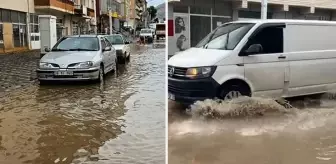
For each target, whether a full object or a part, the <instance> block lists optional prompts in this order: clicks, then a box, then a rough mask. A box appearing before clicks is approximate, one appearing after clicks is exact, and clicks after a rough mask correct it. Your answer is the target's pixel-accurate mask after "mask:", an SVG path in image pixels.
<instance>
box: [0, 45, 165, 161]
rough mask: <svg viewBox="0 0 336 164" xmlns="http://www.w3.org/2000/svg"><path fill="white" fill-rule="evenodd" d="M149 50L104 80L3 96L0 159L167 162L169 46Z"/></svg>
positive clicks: (52, 86)
mask: <svg viewBox="0 0 336 164" xmlns="http://www.w3.org/2000/svg"><path fill="white" fill-rule="evenodd" d="M142 51H144V52H143V53H137V54H132V57H131V62H130V63H128V64H127V65H121V66H120V68H119V70H118V73H117V76H115V75H113V74H111V75H109V76H108V77H106V81H105V83H104V84H103V85H99V84H93V83H86V84H85V83H83V84H82V83H73V84H71V83H67V84H60V85H48V86H41V87H39V86H38V85H34V86H31V87H29V88H27V89H25V90H21V91H18V92H14V93H12V94H10V95H9V97H7V98H3V99H1V100H0V103H1V105H0V134H1V137H0V141H1V146H0V163H1V164H3V163H5V164H7V163H11V164H12V163H15V164H16V163H34V164H39V163H43V164H44V163H71V162H74V163H81V162H84V161H86V162H85V163H89V162H90V161H95V162H94V163H120V162H121V161H126V163H163V162H164V155H162V154H164V125H165V123H164V119H165V117H164V116H165V113H164V102H165V99H164V93H165V92H164V68H165V67H164V60H165V59H164V50H163V49H158V50H152V49H148V50H145V49H144V50H142ZM122 163H124V162H122Z"/></svg>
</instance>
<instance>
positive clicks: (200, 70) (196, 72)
mask: <svg viewBox="0 0 336 164" xmlns="http://www.w3.org/2000/svg"><path fill="white" fill-rule="evenodd" d="M215 70H216V67H215V66H212V67H197V68H188V70H187V72H186V76H187V77H189V78H191V79H196V78H206V77H210V76H212V74H213V73H214V72H215Z"/></svg>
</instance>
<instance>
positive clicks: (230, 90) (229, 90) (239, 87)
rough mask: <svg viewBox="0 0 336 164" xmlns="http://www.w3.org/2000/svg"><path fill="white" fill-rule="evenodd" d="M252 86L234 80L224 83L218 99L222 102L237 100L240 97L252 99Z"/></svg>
mask: <svg viewBox="0 0 336 164" xmlns="http://www.w3.org/2000/svg"><path fill="white" fill-rule="evenodd" d="M251 95H252V92H251V89H250V86H249V85H248V84H247V83H246V82H245V81H243V80H240V79H232V80H228V81H226V82H225V83H223V84H222V85H221V87H220V89H219V91H218V93H217V97H218V98H220V99H222V100H229V99H232V98H237V97H238V96H249V97H251Z"/></svg>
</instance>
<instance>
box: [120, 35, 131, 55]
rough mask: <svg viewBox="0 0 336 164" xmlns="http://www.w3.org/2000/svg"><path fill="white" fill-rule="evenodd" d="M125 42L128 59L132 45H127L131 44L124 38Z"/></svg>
mask: <svg viewBox="0 0 336 164" xmlns="http://www.w3.org/2000/svg"><path fill="white" fill-rule="evenodd" d="M122 38H123V42H124V49H125V50H124V51H125V52H126V57H127V56H128V55H129V54H130V49H131V48H130V45H129V44H126V43H129V41H128V40H127V39H126V38H125V37H124V36H123V37H122Z"/></svg>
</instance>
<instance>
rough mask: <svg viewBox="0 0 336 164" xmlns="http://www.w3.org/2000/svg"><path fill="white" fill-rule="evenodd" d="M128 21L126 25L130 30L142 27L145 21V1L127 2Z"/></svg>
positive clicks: (134, 0)
mask: <svg viewBox="0 0 336 164" xmlns="http://www.w3.org/2000/svg"><path fill="white" fill-rule="evenodd" d="M129 1H130V2H129V12H128V13H129V19H128V22H127V23H128V25H130V26H131V27H132V28H134V29H135V28H137V27H139V26H143V25H144V24H143V23H144V21H145V16H144V14H145V12H146V10H147V2H146V0H129Z"/></svg>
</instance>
